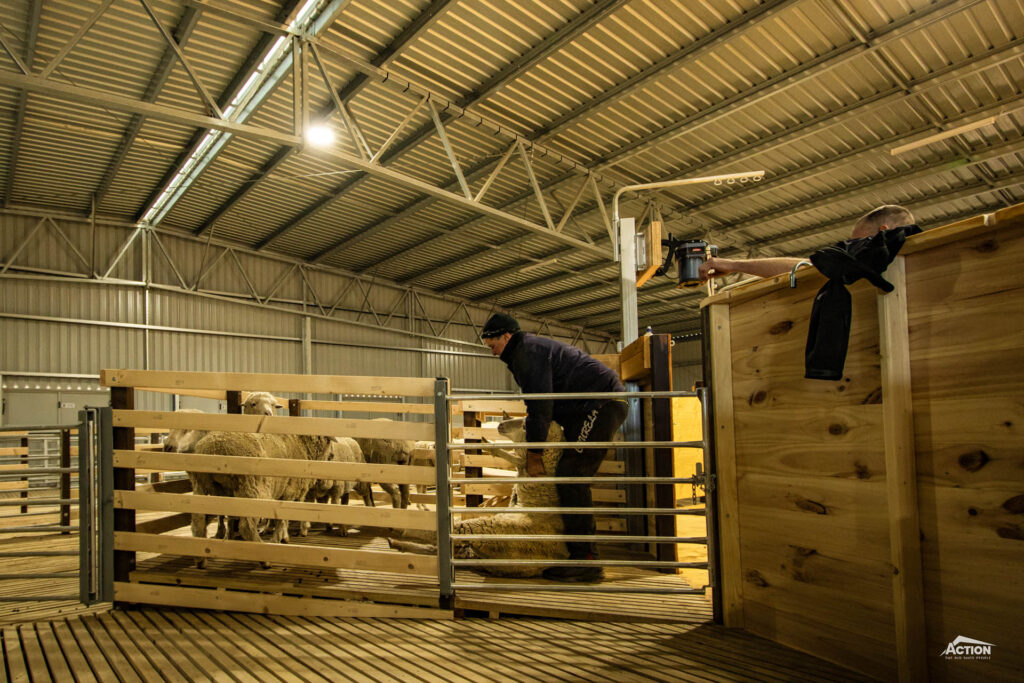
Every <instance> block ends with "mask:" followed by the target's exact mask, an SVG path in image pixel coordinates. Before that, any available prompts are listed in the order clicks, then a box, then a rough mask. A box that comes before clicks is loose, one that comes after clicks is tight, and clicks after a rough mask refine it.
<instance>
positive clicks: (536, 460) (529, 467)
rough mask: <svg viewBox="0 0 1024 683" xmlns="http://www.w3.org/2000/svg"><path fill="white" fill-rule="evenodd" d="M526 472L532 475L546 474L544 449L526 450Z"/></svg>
mask: <svg viewBox="0 0 1024 683" xmlns="http://www.w3.org/2000/svg"><path fill="white" fill-rule="evenodd" d="M526 473H527V474H528V475H530V476H531V477H543V476H544V475H545V474H546V470H545V469H544V452H543V451H537V450H528V451H526Z"/></svg>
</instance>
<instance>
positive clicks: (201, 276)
mask: <svg viewBox="0 0 1024 683" xmlns="http://www.w3.org/2000/svg"><path fill="white" fill-rule="evenodd" d="M214 248H215V249H216V247H214ZM229 250H230V247H223V248H222V249H221V250H220V251H219V252H217V256H215V257H214V259H213V260H212V261H210V265H208V266H206V267H205V268H203V269H202V270H201V272H200V273H199V275H198V276H197V277H196V281H195V283H194V284H193V285H192V289H193V290H194V291H197V292H198V291H199V284H200V283H201V282H202V281H203V279H204V278H205V277H206V276H207V275H209V274H210V273H211V272H213V269H214V268H216V267H217V264H218V263H220V260H221V259H222V258H224V255H225V254H227V253H228V251H229ZM203 257H204V260H205V257H206V253H205V252H203Z"/></svg>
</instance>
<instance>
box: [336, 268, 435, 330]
mask: <svg viewBox="0 0 1024 683" xmlns="http://www.w3.org/2000/svg"><path fill="white" fill-rule="evenodd" d="M356 285H357V286H358V287H359V291H360V292H362V294H363V302H362V303H361V304H359V315H357V316H356V322H359V321H360V320H362V318H363V314H364V313H367V312H369V313H370V314H371V315H372V316H373V319H374V320H375V321H376V322H377V325H378V326H380V316H378V315H377V311H376V309H374V307H373V303H372V302H371V301H370V292H372V291H373V283H372V282H371V283H370V284H369V285H367V286H365V287H364V286H363V281H362V280H361V279H357V280H356ZM437 336H439V337H440V336H441V335H437Z"/></svg>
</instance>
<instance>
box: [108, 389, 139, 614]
mask: <svg viewBox="0 0 1024 683" xmlns="http://www.w3.org/2000/svg"><path fill="white" fill-rule="evenodd" d="M110 407H111V408H112V409H113V410H134V409H135V389H134V388H132V387H111V388H110ZM113 433H114V439H113V441H114V443H113V446H114V449H115V450H129V451H131V450H135V428H134V427H114V428H113ZM114 490H115V491H134V490H135V469H134V468H126V467H115V468H114ZM118 531H130V532H134V531H135V510H124V509H119V508H115V509H114V533H115V534H116V533H117V532H118ZM133 571H135V553H134V552H132V551H128V550H115V551H114V581H115V582H125V583H126V582H128V580H129V578H130V576H131V573H132V572H133ZM115 604H116V603H115Z"/></svg>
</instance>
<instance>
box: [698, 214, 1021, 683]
mask: <svg viewBox="0 0 1024 683" xmlns="http://www.w3.org/2000/svg"><path fill="white" fill-rule="evenodd" d="M901 253H902V256H901V257H900V259H901V260H902V261H903V263H904V264H905V272H906V283H907V284H906V297H905V301H906V313H905V318H904V320H903V321H900V320H899V319H898V317H899V316H895V317H893V315H891V312H896V313H899V311H898V310H897V308H898V306H894V304H899V303H900V302H899V295H898V291H897V293H896V296H895V297H893V295H881V296H879V295H877V294H876V290H875V289H874V288H873V287H871V286H869V285H867V284H865V283H863V282H860V283H856V284H854V285H852V286H850V287H849V290H850V292H851V294H852V297H853V319H852V323H851V330H852V331H851V336H850V343H849V352H848V356H847V361H846V365H845V368H844V376H843V378H842V379H841V380H840V381H838V382H824V381H811V380H805V379H803V370H804V368H803V361H804V346H805V341H806V335H807V326H808V321H809V316H810V310H811V303H812V300H813V298H814V295H815V293H816V291H817V288H818V287H819V286H820V285H821V284H822V283H823V282H824V279H823V278H822V276H821V275H820V274H819V273H817V272H815V271H813V270H810V269H807V270H805V271H801V272H800V273H798V276H797V282H798V286H797V288H796V289H790V288H789V287H788V283H787V282H786V280H788V276H781V277H777V278H769V279H766V280H764V281H761V282H758V283H755V284H753V285H750V286H746V287H742V288H739V289H736V290H732V291H730V292H728V293H725V294H722V295H716V296H714V297H711V298H709V299H707V300H705V301H704V302H703V303H702V306H705V307H710V309H711V311H712V321H714V320H716V319H717V320H718V321H719V322H723V321H724V322H727V323H728V326H729V328H730V329H729V332H730V333H731V344H730V353H729V355H728V361H729V366H730V368H729V370H730V374H731V377H727V378H719V377H716V380H722V379H725V380H726V381H727V385H728V386H726V387H724V390H725V391H727V392H730V393H731V395H732V397H731V400H729V401H728V402H727V405H725V406H724V408H725V409H726V410H727V411H730V413H731V415H732V421H733V424H734V426H735V439H734V444H735V458H736V472H735V478H736V482H737V484H738V486H737V490H736V495H737V502H736V505H738V508H739V518H738V522H737V523H736V529H737V531H736V533H738V536H739V540H740V558H741V559H740V564H741V567H742V576H743V588H742V599H743V618H744V623H745V627H746V628H749V629H751V630H753V631H754V632H756V633H760V634H762V635H765V636H768V637H771V638H773V639H775V640H778V641H779V642H783V643H788V644H790V645H792V646H794V647H798V648H800V649H803V650H806V651H811V652H814V653H815V654H818V655H819V656H823V657H826V658H828V659H830V660H831V661H835V662H839V663H841V664H846V665H849V666H851V667H854V668H858V669H859V670H861V671H864V672H865V673H868V674H869V675H872V676H876V677H878V678H884V679H895V678H897V677H900V678H901V679H902V680H923V679H924V678H926V677H927V678H929V679H931V680H953V681H958V680H963V681H969V680H979V679H982V678H984V679H986V680H1019V677H1020V673H1021V671H1024V652H1022V650H1021V648H1019V647H1016V646H1015V645H1013V644H1010V643H1009V642H1008V641H1010V640H1012V639H1013V638H1008V634H1010V633H1015V632H1016V630H1017V622H1018V621H1019V614H1021V613H1022V612H1024V581H1022V579H1021V578H1020V577H1021V573H1020V567H1021V566H1022V565H1024V524H1022V523H1021V522H1020V519H1019V515H1020V514H1022V513H1024V450H1022V449H1021V443H1022V439H1021V432H1020V425H1021V424H1022V423H1024V404H1022V403H1021V400H1020V387H1021V386H1024V344H1022V343H1021V332H1022V331H1024V278H1022V276H1021V269H1020V263H1022V262H1024V206H1017V207H1010V208H1008V209H1005V210H1002V211H1000V212H997V213H996V214H994V215H987V216H979V217H977V218H974V219H969V220H966V221H961V222H959V223H957V224H954V225H951V226H945V227H941V228H935V229H933V230H929V231H927V232H925V233H923V234H922V235H918V236H914V237H911V238H909V239H908V241H907V244H906V246H905V248H904V250H903V251H902V252H901ZM885 276H886V277H887V278H888V279H890V280H891V281H892V282H894V284H897V285H898V284H899V280H900V274H899V261H897V264H896V265H895V266H891V267H890V271H889V272H887V273H886V275H885ZM876 298H878V301H879V302H881V303H882V304H883V305H882V306H881V307H880V306H878V305H876V301H875V299H876ZM880 308H881V309H882V311H883V313H884V314H885V315H884V317H883V318H882V324H881V326H880V325H879V322H878V317H877V316H878V315H879V310H880ZM716 311H718V312H719V313H721V312H723V311H724V312H726V313H727V314H728V315H727V316H725V315H718V316H717V318H716V316H715V312H716ZM883 342H884V343H883ZM901 347H902V349H903V351H902V354H903V355H902V357H901V356H900V349H901ZM907 356H909V363H908V362H907V360H906V357H907ZM712 360H713V361H714V360H715V358H714V357H713V358H712ZM894 360H895V361H899V362H895V363H894V362H893V361H894ZM908 366H909V369H908ZM713 367H714V363H713ZM883 379H884V380H885V382H883ZM883 384H885V389H884V391H883ZM713 391H714V393H715V398H716V409H718V410H721V409H722V407H723V405H722V395H721V394H722V387H720V386H719V385H718V384H717V383H716V384H713ZM719 426H721V425H719ZM908 454H909V455H908ZM908 457H909V458H910V462H907V459H908ZM887 458H888V459H889V461H888V463H887V461H886V459H887ZM890 470H892V472H891V473H890ZM721 476H723V472H722V470H721V469H720V493H723V494H724V493H726V491H724V490H723V489H724V488H725V482H722V481H721ZM915 499H916V501H915ZM725 502H726V501H723V505H724V504H725ZM720 517H722V519H720V522H721V523H722V524H723V525H727V524H728V522H727V521H722V520H724V519H725V517H724V516H721V515H720ZM727 533H728V532H727V531H726V529H725V528H724V527H723V534H727ZM918 539H920V547H919V548H918V547H916V546H917V542H918ZM918 563H919V564H920V569H919V570H917V569H915V564H918ZM897 569H898V570H899V571H897ZM725 585H726V587H728V583H726V584H725ZM915 591H916V594H915ZM922 594H923V597H922ZM915 610H923V612H924V618H923V619H920V618H917V622H916V625H915V622H914V617H913V612H914V611H915ZM1014 615H1018V616H1016V617H1015V616H1014ZM958 635H964V636H967V637H970V638H975V639H979V640H982V641H985V642H991V643H995V644H996V647H995V648H993V650H994V652H995V651H998V650H999V647H1000V643H1001V642H1002V643H1004V644H1007V645H1008V646H1007V647H1005V648H1003V650H1002V653H1003V654H1002V656H1001V657H997V656H995V655H993V657H992V660H991V661H955V660H947V659H945V658H943V657H941V656H936V655H937V654H938V653H941V652H942V651H943V650H944V649H945V647H946V645H947V644H948V643H949V642H950V641H952V640H953V639H954V638H955V637H956V636H958ZM865 652H870V653H871V654H870V656H865ZM897 652H902V653H903V654H902V655H900V656H897ZM914 667H916V669H915V668H914ZM925 668H926V669H927V670H925Z"/></svg>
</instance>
